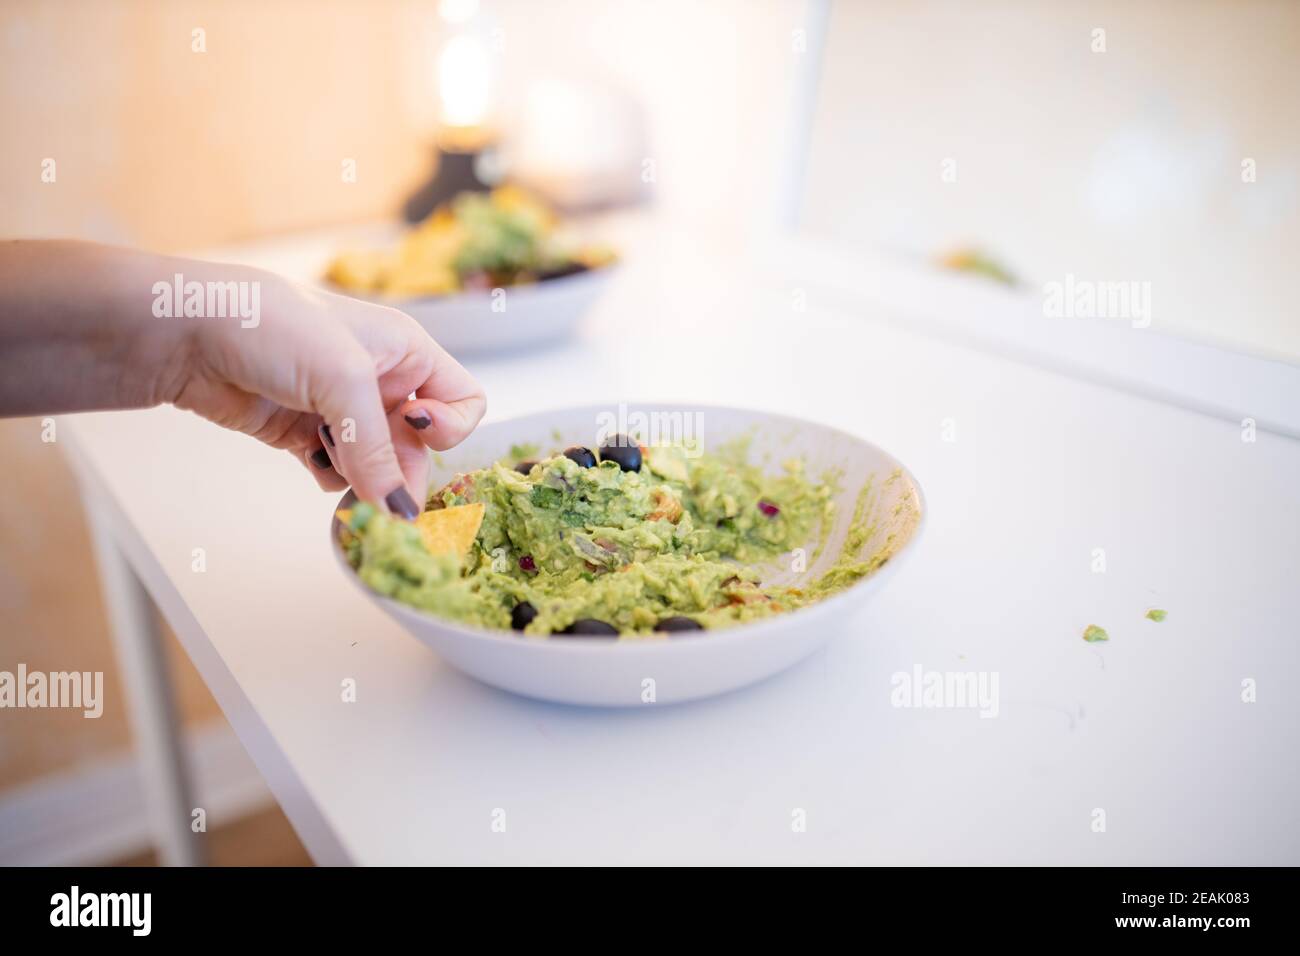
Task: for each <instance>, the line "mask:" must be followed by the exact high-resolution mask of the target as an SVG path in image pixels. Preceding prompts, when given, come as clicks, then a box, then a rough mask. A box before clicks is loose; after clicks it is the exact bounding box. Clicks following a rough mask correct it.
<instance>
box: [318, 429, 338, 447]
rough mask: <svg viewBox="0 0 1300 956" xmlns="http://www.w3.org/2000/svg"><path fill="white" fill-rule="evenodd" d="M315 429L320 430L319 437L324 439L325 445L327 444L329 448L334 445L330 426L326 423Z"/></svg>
mask: <svg viewBox="0 0 1300 956" xmlns="http://www.w3.org/2000/svg"><path fill="white" fill-rule="evenodd" d="M316 430H317V431H318V432H320V437H321V438H322V439H324V441H325V444H327V445H329V446H330V447H331V448H333V447H334V436H333V435H331V434H330V427H329V426H328V425H322V426H321V427H320V428H318V429H316Z"/></svg>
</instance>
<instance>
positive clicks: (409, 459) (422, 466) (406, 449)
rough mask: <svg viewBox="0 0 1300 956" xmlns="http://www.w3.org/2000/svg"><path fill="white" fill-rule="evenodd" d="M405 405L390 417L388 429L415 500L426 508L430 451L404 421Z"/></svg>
mask: <svg viewBox="0 0 1300 956" xmlns="http://www.w3.org/2000/svg"><path fill="white" fill-rule="evenodd" d="M405 407H406V406H405V405H399V406H398V407H397V408H395V409H393V411H392V412H391V413H390V414H389V416H388V427H389V429H390V431H391V433H392V436H393V450H394V451H395V452H396V453H397V463H398V466H399V467H400V468H401V469H402V474H403V475H404V476H405V478H406V487H408V488H410V489H411V493H412V494H414V495H415V500H416V501H417V502H419V503H420V506H421V507H423V506H424V502H425V499H426V498H427V497H428V490H429V449H428V448H426V447H425V445H424V443H423V442H422V441H421V440H420V438H419V434H418V432H417V430H416V429H415V428H414V427H412V426H411V425H410V424H409V423H408V422H407V421H406V420H405V419H404V415H403V413H404V411H405Z"/></svg>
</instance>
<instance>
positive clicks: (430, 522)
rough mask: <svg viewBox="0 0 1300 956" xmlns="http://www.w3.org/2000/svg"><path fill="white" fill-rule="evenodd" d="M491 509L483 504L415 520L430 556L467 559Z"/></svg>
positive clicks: (421, 516) (427, 515)
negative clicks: (452, 555) (488, 510)
mask: <svg viewBox="0 0 1300 956" xmlns="http://www.w3.org/2000/svg"><path fill="white" fill-rule="evenodd" d="M486 510H487V508H486V506H485V505H484V504H483V502H481V501H476V502H474V503H473V504H468V505H457V506H455V507H453V508H439V509H437V510H436V511H426V512H424V513H423V514H421V515H420V517H418V518H416V519H415V526H416V527H417V528H419V529H420V535H421V537H423V538H424V546H425V547H426V548H428V549H429V553H430V554H454V555H455V556H456V557H458V558H462V559H463V558H464V557H465V555H466V553H467V552H468V551H469V548H470V545H472V544H473V543H474V538H475V537H476V536H477V535H478V529H479V528H480V527H481V526H482V524H483V514H484V512H485V511H486Z"/></svg>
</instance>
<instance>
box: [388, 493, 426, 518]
mask: <svg viewBox="0 0 1300 956" xmlns="http://www.w3.org/2000/svg"><path fill="white" fill-rule="evenodd" d="M384 504H386V505H388V510H389V511H391V512H392V513H393V514H395V515H398V516H400V517H402V518H405V519H406V520H407V521H414V520H415V519H416V518H418V517H419V516H420V509H419V507H418V506H417V505H416V503H415V499H414V498H412V497H411V493H410V492H409V491H407V490H406V489H405V488H398V489H397V490H396V491H394V492H392V493H391V494H390V495H389V496H388V497H387V498H385V499H384Z"/></svg>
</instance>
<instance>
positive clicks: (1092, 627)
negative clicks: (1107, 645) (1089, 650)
mask: <svg viewBox="0 0 1300 956" xmlns="http://www.w3.org/2000/svg"><path fill="white" fill-rule="evenodd" d="M1083 639H1084V640H1085V641H1087V642H1088V643H1089V644H1096V643H1097V642H1098V641H1109V640H1110V635H1109V634H1107V633H1106V632H1105V631H1104V630H1102V629H1101V628H1100V627H1098V626H1097V625H1096V624H1089V625H1088V626H1087V627H1086V628H1084V630H1083Z"/></svg>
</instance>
